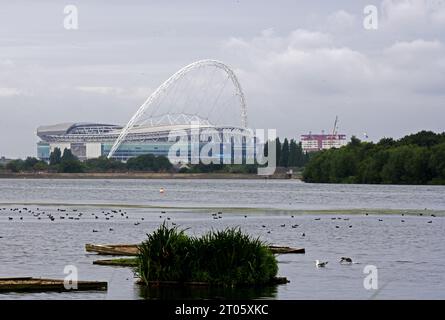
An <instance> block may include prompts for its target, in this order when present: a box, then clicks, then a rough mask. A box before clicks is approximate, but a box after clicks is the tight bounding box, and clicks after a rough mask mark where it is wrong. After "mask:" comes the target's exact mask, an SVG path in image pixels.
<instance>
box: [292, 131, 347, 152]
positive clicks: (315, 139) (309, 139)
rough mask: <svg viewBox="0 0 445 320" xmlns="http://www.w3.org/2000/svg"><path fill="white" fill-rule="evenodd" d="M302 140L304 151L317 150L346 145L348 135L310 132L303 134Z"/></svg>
mask: <svg viewBox="0 0 445 320" xmlns="http://www.w3.org/2000/svg"><path fill="white" fill-rule="evenodd" d="M300 141H301V147H302V148H303V151H304V152H315V151H320V150H326V149H330V148H340V147H342V146H344V145H346V135H345V134H312V133H309V134H303V135H301V139H300Z"/></svg>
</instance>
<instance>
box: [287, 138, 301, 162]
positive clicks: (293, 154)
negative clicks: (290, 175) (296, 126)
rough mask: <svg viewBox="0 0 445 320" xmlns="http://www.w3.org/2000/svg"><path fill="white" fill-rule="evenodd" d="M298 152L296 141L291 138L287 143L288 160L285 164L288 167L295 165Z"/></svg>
mask: <svg viewBox="0 0 445 320" xmlns="http://www.w3.org/2000/svg"><path fill="white" fill-rule="evenodd" d="M298 152H299V150H298V146H297V143H296V142H295V140H294V139H291V140H290V144H289V161H288V163H287V165H288V166H289V167H296V166H297V159H298V156H299V154H298Z"/></svg>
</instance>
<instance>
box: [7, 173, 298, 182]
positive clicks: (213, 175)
mask: <svg viewBox="0 0 445 320" xmlns="http://www.w3.org/2000/svg"><path fill="white" fill-rule="evenodd" d="M299 178H300V177H298V176H295V175H294V177H292V179H299ZM0 179H256V180H264V179H286V174H282V173H276V174H274V175H272V176H267V177H265V176H260V175H257V174H254V173H165V172H163V173H160V172H123V173H120V172H119V173H118V172H116V173H110V172H104V173H47V172H44V173H0Z"/></svg>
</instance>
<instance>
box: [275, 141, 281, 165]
mask: <svg viewBox="0 0 445 320" xmlns="http://www.w3.org/2000/svg"><path fill="white" fill-rule="evenodd" d="M275 149H276V159H275V160H276V162H277V163H276V165H277V166H279V165H280V163H281V162H280V159H281V142H280V138H278V137H277V138H276V139H275Z"/></svg>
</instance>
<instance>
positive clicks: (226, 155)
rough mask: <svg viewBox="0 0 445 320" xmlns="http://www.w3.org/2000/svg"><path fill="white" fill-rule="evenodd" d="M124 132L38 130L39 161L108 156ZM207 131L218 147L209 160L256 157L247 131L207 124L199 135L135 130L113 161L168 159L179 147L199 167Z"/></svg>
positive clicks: (73, 126)
mask: <svg viewBox="0 0 445 320" xmlns="http://www.w3.org/2000/svg"><path fill="white" fill-rule="evenodd" d="M121 130H122V127H121V126H118V125H112V124H101V123H62V124H56V125H51V126H41V127H39V128H38V129H37V136H38V137H39V138H40V141H39V142H38V143H37V157H38V158H39V159H41V160H44V161H49V158H50V155H51V153H52V152H53V151H54V149H56V148H59V149H60V150H61V151H62V152H63V150H64V149H70V150H71V152H72V153H73V154H74V155H75V156H76V157H77V158H78V159H79V160H87V159H93V158H98V157H101V156H108V154H109V153H110V150H111V148H112V146H113V145H114V143H115V141H116V139H117V138H118V137H119V134H120V132H121ZM204 130H211V132H213V133H214V135H215V136H214V137H212V138H213V140H212V141H214V142H215V145H216V147H214V148H212V150H211V151H210V152H209V153H205V155H204V157H207V158H208V159H219V160H221V162H224V163H230V162H227V161H228V160H227V159H229V160H230V161H232V160H233V161H242V162H243V163H244V162H245V161H246V158H248V157H250V155H253V154H254V144H253V143H248V139H249V138H250V136H249V131H247V130H245V129H241V128H236V127H229V126H225V127H215V126H212V125H209V124H205V125H204V126H201V127H200V129H199V131H198V133H197V132H196V131H194V129H192V128H191V127H190V125H187V124H174V125H171V124H170V125H163V124H160V125H154V126H153V125H150V126H136V127H134V128H133V129H132V130H131V131H130V133H129V134H128V135H127V137H126V138H125V141H124V143H122V144H121V145H120V146H119V148H118V149H117V151H116V152H115V153H114V154H113V156H112V158H113V159H117V160H121V161H127V160H128V159H130V158H133V157H137V156H140V155H145V154H153V155H156V156H161V155H162V156H168V155H169V151H170V150H171V148H172V147H173V145H175V147H176V148H178V146H179V147H181V149H182V150H186V151H185V152H186V158H187V159H186V160H184V162H189V163H199V160H203V156H202V154H200V153H201V152H200V151H201V150H202V148H203V147H204V146H205V145H206V144H207V143H206V142H201V141H200V139H199V137H198V138H197V137H196V135H197V134H198V135H199V134H201V133H202V132H203V131H204ZM171 134H173V135H174V136H175V137H177V139H176V140H173V141H171V140H172V139H171V138H170V139H169V135H171ZM201 140H202V138H201ZM210 140H211V139H210ZM194 150H198V152H194ZM183 156H184V155H183ZM196 157H198V158H199V159H196ZM240 157H241V158H240ZM240 159H241V160H240ZM214 162H215V161H214Z"/></svg>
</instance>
